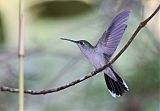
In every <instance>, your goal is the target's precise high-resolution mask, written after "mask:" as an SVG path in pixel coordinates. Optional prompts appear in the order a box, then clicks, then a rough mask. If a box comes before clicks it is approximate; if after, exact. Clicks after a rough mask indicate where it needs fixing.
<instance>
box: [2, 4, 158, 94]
mask: <svg viewBox="0 0 160 111" xmlns="http://www.w3.org/2000/svg"><path fill="white" fill-rule="evenodd" d="M159 9H160V5H159V6H158V7H157V9H156V10H155V11H154V12H153V14H152V15H151V16H149V17H148V18H147V19H146V20H144V21H142V22H141V23H140V24H139V26H138V28H137V29H136V30H135V32H134V33H133V35H132V36H131V38H130V39H129V40H128V42H127V43H126V45H125V46H124V47H123V48H122V49H121V50H120V52H119V53H118V54H117V55H116V56H115V57H114V58H113V59H112V60H111V61H110V62H108V64H106V65H105V66H103V67H102V68H99V69H97V70H95V71H93V72H91V73H90V74H89V75H86V76H84V77H82V78H80V79H77V80H74V81H72V82H70V83H68V84H66V85H63V86H60V87H57V88H53V89H45V90H39V91H35V90H25V91H24V93H27V94H31V95H41V94H49V93H53V92H58V91H61V90H64V89H66V88H68V87H71V86H73V85H75V84H78V83H80V82H82V81H84V80H86V79H88V78H90V77H93V76H95V75H97V74H98V73H99V72H101V71H103V70H104V69H105V68H107V67H109V66H110V65H111V64H113V63H114V62H115V61H116V60H117V59H118V58H119V57H120V56H121V54H122V53H123V52H124V51H125V50H126V49H127V48H128V46H129V45H130V44H131V42H132V41H133V39H134V38H135V37H136V35H137V34H138V32H139V31H140V30H141V29H142V28H143V27H144V26H145V25H146V24H147V22H149V21H150V20H151V18H152V17H153V16H154V15H155V14H156V13H157V12H158V11H159ZM0 91H6V92H14V93H17V92H18V91H19V89H15V88H10V87H3V86H2V87H0Z"/></svg>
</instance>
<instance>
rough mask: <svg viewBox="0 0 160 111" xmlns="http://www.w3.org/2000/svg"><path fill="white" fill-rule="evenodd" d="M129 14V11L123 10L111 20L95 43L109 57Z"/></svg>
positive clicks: (123, 29)
mask: <svg viewBox="0 0 160 111" xmlns="http://www.w3.org/2000/svg"><path fill="white" fill-rule="evenodd" d="M129 14H130V11H123V12H121V13H120V14H118V15H117V16H116V17H115V18H114V19H113V20H112V22H111V24H110V26H109V28H108V30H107V31H105V32H104V33H103V35H102V37H101V38H100V39H99V41H98V43H97V45H96V47H97V48H98V50H99V51H101V53H104V54H106V55H108V56H109V57H111V56H112V55H113V53H114V52H115V50H116V48H117V46H118V44H119V42H120V40H121V38H122V36H123V33H124V31H125V29H126V27H127V25H126V22H127V20H128V17H129Z"/></svg>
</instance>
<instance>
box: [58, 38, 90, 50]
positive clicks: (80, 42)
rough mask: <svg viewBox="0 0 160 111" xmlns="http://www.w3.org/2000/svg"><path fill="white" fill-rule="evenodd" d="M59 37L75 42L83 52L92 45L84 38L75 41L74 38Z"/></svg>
mask: <svg viewBox="0 0 160 111" xmlns="http://www.w3.org/2000/svg"><path fill="white" fill-rule="evenodd" d="M61 39H62V40H67V41H70V42H73V43H76V44H77V45H78V47H79V48H80V50H81V51H82V52H85V51H86V50H89V49H92V48H93V46H92V45H91V44H90V43H89V42H88V41H86V40H78V41H76V40H71V39H66V38H61Z"/></svg>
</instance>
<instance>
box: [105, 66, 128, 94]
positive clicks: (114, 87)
mask: <svg viewBox="0 0 160 111" xmlns="http://www.w3.org/2000/svg"><path fill="white" fill-rule="evenodd" d="M111 70H112V71H113V73H114V75H115V77H116V78H117V81H115V80H114V79H112V78H111V77H109V76H108V75H107V74H105V73H104V77H105V81H106V85H107V87H108V89H109V92H110V93H111V95H112V96H113V97H119V96H122V94H123V93H125V92H127V91H129V89H128V86H127V85H126V83H125V82H124V81H123V80H122V78H121V77H120V76H118V74H117V73H116V72H115V71H114V70H113V69H111Z"/></svg>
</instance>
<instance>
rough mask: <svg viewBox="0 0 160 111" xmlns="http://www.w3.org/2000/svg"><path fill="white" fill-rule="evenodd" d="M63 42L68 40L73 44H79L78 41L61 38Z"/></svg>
mask: <svg viewBox="0 0 160 111" xmlns="http://www.w3.org/2000/svg"><path fill="white" fill-rule="evenodd" d="M61 40H67V41H70V42H73V43H78V41H75V40H71V39H66V38H61Z"/></svg>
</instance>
